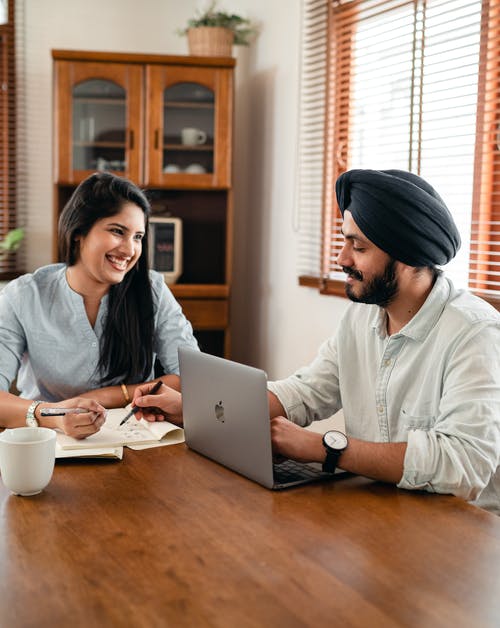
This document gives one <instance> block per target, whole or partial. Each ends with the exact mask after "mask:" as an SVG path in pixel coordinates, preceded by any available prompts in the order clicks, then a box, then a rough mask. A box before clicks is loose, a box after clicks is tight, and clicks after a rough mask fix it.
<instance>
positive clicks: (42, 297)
mask: <svg viewBox="0 0 500 628" xmlns="http://www.w3.org/2000/svg"><path fill="white" fill-rule="evenodd" d="M149 213H150V206H149V203H148V200H147V199H146V197H145V196H144V194H143V193H142V192H141V190H139V188H137V187H136V186H135V185H134V184H133V183H131V182H130V181H127V180H126V179H122V178H120V177H117V176H115V175H112V174H109V173H98V174H93V175H91V176H90V177H89V178H88V179H86V180H85V181H83V182H82V183H81V184H80V185H79V186H78V188H77V189H76V190H75V192H74V193H73V195H72V196H71V198H70V199H69V201H68V203H67V204H66V206H65V208H64V210H63V212H62V213H61V217H60V220H59V251H60V258H61V259H62V260H63V263H60V264H51V265H49V266H44V267H42V268H40V269H38V270H37V271H35V272H34V273H33V274H27V275H23V276H22V277H19V278H18V279H16V280H14V281H11V282H10V283H9V284H8V285H7V286H6V287H5V288H4V290H3V291H2V293H1V294H0V426H2V427H16V426H20V425H25V424H26V421H28V423H29V424H33V419H34V420H35V421H37V422H38V423H39V424H40V425H42V426H47V427H58V428H60V429H62V430H63V431H64V432H65V433H67V434H70V435H71V436H75V437H77V438H85V437H86V436H88V435H90V434H92V433H94V432H96V431H98V430H99V429H100V427H101V425H102V423H103V422H104V418H105V410H104V408H114V407H120V406H124V405H126V404H127V403H128V402H129V401H130V400H131V398H132V397H133V393H134V389H135V387H136V385H137V384H139V383H143V382H145V381H147V380H149V379H151V378H152V377H153V375H154V363H155V359H156V358H158V359H159V361H160V363H161V365H162V367H163V369H164V371H165V372H166V373H167V375H165V376H163V381H165V382H166V383H167V384H168V385H169V386H172V387H174V388H178V387H179V382H178V375H177V373H178V361H177V347H178V346H179V345H181V344H187V345H189V346H192V347H197V343H196V340H195V338H194V337H193V333H192V328H191V325H190V324H189V322H188V321H187V320H186V318H185V317H184V315H183V313H182V310H181V308H180V306H179V304H178V303H177V302H176V300H175V299H174V297H173V295H172V293H171V292H170V290H169V289H168V288H167V286H166V285H165V282H164V281H163V277H162V275H160V274H159V273H157V272H155V271H150V270H149V269H148V238H147V232H148V215H149ZM16 377H17V382H16V385H17V388H18V389H19V391H20V396H19V397H17V396H16V395H13V394H11V393H9V392H8V391H9V388H10V386H11V384H12V382H13V380H14V379H15V378H16ZM57 407H65V408H79V409H81V410H82V411H81V412H80V413H78V414H77V413H68V414H66V415H64V416H56V417H44V416H42V414H43V412H42V411H43V410H44V409H45V412H47V408H57ZM84 410H86V412H84Z"/></svg>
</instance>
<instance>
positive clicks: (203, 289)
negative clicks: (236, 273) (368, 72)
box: [168, 283, 229, 299]
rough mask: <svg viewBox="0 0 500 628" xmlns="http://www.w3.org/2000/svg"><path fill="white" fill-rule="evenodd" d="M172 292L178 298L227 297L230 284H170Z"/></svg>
mask: <svg viewBox="0 0 500 628" xmlns="http://www.w3.org/2000/svg"><path fill="white" fill-rule="evenodd" d="M168 287H169V288H170V290H171V292H172V294H173V295H174V296H175V297H178V298H189V297H191V298H198V299H203V298H205V299H227V297H228V296H229V286H228V285H227V284H202V283H201V284H200V283H199V284H188V283H174V284H169V285H168Z"/></svg>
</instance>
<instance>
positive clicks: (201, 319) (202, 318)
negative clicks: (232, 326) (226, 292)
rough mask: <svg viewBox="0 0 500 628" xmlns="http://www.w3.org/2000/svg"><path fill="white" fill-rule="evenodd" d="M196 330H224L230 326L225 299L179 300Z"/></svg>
mask: <svg viewBox="0 0 500 628" xmlns="http://www.w3.org/2000/svg"><path fill="white" fill-rule="evenodd" d="M178 301H179V303H180V305H181V307H182V310H183V312H184V315H185V316H186V318H187V319H188V320H189V321H190V322H191V324H192V326H193V328H194V329H224V328H226V327H227V325H228V318H229V317H228V309H229V308H228V305H229V304H228V302H227V301H226V300H225V299H178Z"/></svg>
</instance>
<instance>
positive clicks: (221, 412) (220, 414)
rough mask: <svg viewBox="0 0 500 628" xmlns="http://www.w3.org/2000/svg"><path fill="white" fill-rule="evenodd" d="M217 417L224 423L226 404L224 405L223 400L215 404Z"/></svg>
mask: <svg viewBox="0 0 500 628" xmlns="http://www.w3.org/2000/svg"><path fill="white" fill-rule="evenodd" d="M215 416H216V418H217V421H220V422H221V423H224V421H225V418H224V404H223V403H222V399H221V400H220V401H218V402H217V403H216V404H215Z"/></svg>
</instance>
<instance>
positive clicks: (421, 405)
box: [400, 401, 437, 430]
mask: <svg viewBox="0 0 500 628" xmlns="http://www.w3.org/2000/svg"><path fill="white" fill-rule="evenodd" d="M400 416H401V421H402V423H403V425H404V427H405V428H406V429H407V430H430V429H431V428H432V427H434V425H435V424H436V417H437V409H436V408H435V407H434V404H433V403H432V401H407V402H405V403H404V404H403V406H402V407H401V415H400Z"/></svg>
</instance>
